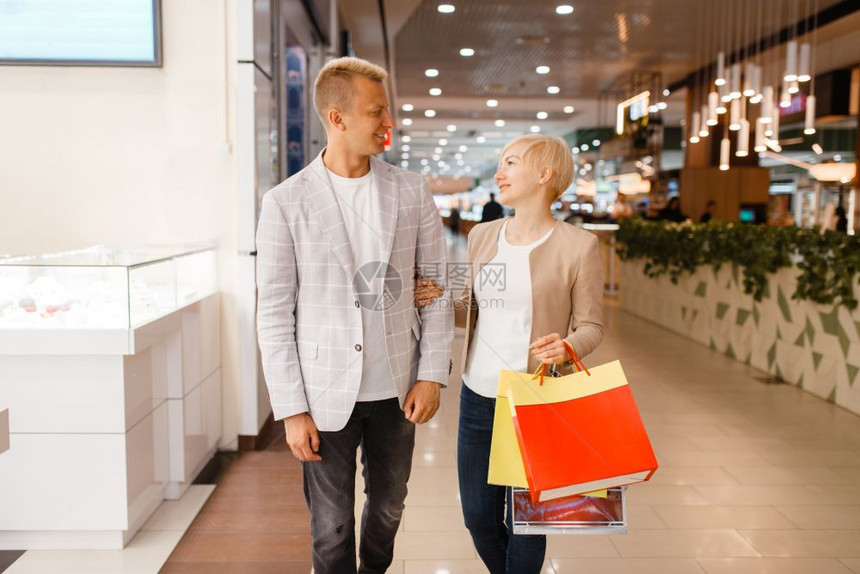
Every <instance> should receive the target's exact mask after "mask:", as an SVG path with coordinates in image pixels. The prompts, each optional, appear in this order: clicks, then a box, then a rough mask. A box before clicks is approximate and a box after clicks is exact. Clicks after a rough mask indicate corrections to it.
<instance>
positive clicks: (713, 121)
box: [707, 91, 720, 127]
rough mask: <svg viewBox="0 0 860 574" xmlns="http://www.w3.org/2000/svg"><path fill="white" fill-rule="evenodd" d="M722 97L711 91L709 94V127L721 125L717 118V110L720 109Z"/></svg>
mask: <svg viewBox="0 0 860 574" xmlns="http://www.w3.org/2000/svg"><path fill="white" fill-rule="evenodd" d="M719 101H720V96H719V94H717V92H714V91H711V92H710V93H709V94H708V121H707V124H708V125H709V126H712V127H713V126H715V125H717V124H718V123H719V119H718V118H717V114H718V113H719V112H718V111H717V108H718V107H719Z"/></svg>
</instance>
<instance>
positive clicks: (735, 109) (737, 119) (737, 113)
mask: <svg viewBox="0 0 860 574" xmlns="http://www.w3.org/2000/svg"><path fill="white" fill-rule="evenodd" d="M730 106H731V107H730V108H729V129H730V130H731V131H733V132H736V131H738V130H739V129H741V101H740V100H732V103H731V104H730Z"/></svg>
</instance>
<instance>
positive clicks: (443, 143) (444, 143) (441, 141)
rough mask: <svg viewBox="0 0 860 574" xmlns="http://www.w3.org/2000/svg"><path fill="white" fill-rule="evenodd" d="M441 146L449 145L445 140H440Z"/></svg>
mask: <svg viewBox="0 0 860 574" xmlns="http://www.w3.org/2000/svg"><path fill="white" fill-rule="evenodd" d="M439 145H448V140H446V139H445V138H442V139H440V140H439Z"/></svg>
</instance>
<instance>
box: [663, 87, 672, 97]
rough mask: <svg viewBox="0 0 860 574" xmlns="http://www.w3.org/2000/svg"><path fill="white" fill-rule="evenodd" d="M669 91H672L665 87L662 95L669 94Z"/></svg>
mask: <svg viewBox="0 0 860 574" xmlns="http://www.w3.org/2000/svg"><path fill="white" fill-rule="evenodd" d="M671 93H672V92H670V91H669V88H666V89H665V90H663V95H664V96H668V95H669V94H671Z"/></svg>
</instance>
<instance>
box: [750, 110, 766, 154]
mask: <svg viewBox="0 0 860 574" xmlns="http://www.w3.org/2000/svg"><path fill="white" fill-rule="evenodd" d="M764 130H765V124H764V122H762V121H761V118H759V119H758V121H756V123H755V147H753V150H754V151H755V152H756V153H761V152H763V151H767V143H765V141H766V138H765V135H764Z"/></svg>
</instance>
